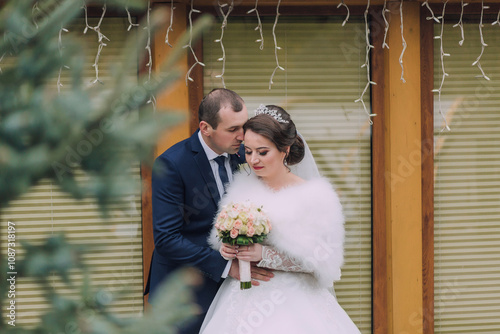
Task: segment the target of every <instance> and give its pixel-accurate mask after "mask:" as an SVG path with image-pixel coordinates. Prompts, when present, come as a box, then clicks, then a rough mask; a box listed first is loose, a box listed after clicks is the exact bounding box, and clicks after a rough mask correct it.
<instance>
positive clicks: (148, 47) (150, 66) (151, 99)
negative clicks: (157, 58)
mask: <svg viewBox="0 0 500 334" xmlns="http://www.w3.org/2000/svg"><path fill="white" fill-rule="evenodd" d="M150 13H151V0H149V1H148V12H147V14H146V26H145V27H144V29H146V30H147V32H148V40H147V42H146V48H145V49H146V51H147V52H148V56H149V62H148V63H147V64H146V67H147V68H148V80H147V81H146V82H149V81H150V80H151V71H152V69H153V57H152V54H151V21H150ZM146 103H150V104H151V105H152V106H153V111H156V97H155V96H154V94H151V95H150V96H149V100H148V101H147V102H146Z"/></svg>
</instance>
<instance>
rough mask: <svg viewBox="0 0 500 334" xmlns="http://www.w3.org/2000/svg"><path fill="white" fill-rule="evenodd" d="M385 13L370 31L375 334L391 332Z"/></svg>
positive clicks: (376, 15) (373, 15) (376, 13)
mask: <svg viewBox="0 0 500 334" xmlns="http://www.w3.org/2000/svg"><path fill="white" fill-rule="evenodd" d="M381 22H383V18H382V14H381V11H380V10H377V11H376V10H373V11H372V12H371V22H370V30H371V31H372V41H371V42H372V44H373V45H377V46H379V47H376V48H374V49H373V50H372V54H371V74H372V80H373V81H374V82H376V85H374V86H372V88H371V89H372V97H371V101H372V103H371V107H372V112H373V113H375V114H377V116H375V117H374V118H373V125H372V220H373V223H372V224H373V228H372V259H373V260H372V272H373V274H372V314H373V316H372V332H373V333H374V334H387V333H388V331H387V330H388V319H389V318H388V309H387V230H386V214H385V209H386V189H385V182H384V179H385V169H386V167H385V163H386V160H385V159H384V157H385V155H386V152H385V150H386V147H385V141H384V133H385V131H384V129H385V126H386V125H385V122H384V120H385V118H384V109H385V107H384V106H385V100H384V92H385V89H386V87H385V79H384V50H383V49H382V48H381V47H380V46H381V45H382V43H383V41H384V34H383V31H384V29H383V25H382V24H381Z"/></svg>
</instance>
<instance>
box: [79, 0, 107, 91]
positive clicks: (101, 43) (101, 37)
mask: <svg viewBox="0 0 500 334" xmlns="http://www.w3.org/2000/svg"><path fill="white" fill-rule="evenodd" d="M83 9H84V11H85V29H84V30H83V33H84V34H86V33H87V31H88V30H89V29H90V30H93V31H95V32H96V33H97V41H98V42H99V47H98V48H97V54H96V56H95V61H94V65H92V67H94V68H95V79H94V80H93V81H92V84H95V83H96V82H99V83H101V84H102V81H101V80H100V79H99V58H100V56H101V51H102V49H103V48H104V47H105V46H106V43H104V40H107V41H109V38H107V37H106V36H104V34H103V33H102V32H101V28H100V27H101V23H102V20H103V19H104V15H106V3H104V5H103V7H102V15H101V18H100V19H99V22H98V23H97V25H96V26H95V27H91V26H90V25H89V21H88V15H87V5H86V4H85V1H83Z"/></svg>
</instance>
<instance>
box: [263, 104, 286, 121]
mask: <svg viewBox="0 0 500 334" xmlns="http://www.w3.org/2000/svg"><path fill="white" fill-rule="evenodd" d="M260 114H266V115H269V116H271V117H272V118H274V119H275V120H277V121H278V122H280V123H289V121H287V120H285V119H283V118H282V117H281V114H280V113H279V112H277V111H276V110H269V108H268V107H266V106H265V105H263V104H261V105H260V106H259V107H258V108H257V109H256V110H255V116H257V115H260Z"/></svg>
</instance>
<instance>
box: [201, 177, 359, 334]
mask: <svg viewBox="0 0 500 334" xmlns="http://www.w3.org/2000/svg"><path fill="white" fill-rule="evenodd" d="M244 201H250V202H253V203H255V204H256V205H259V206H260V205H262V206H263V209H264V210H265V212H266V213H267V215H268V217H269V218H270V221H271V224H272V230H271V232H270V233H269V235H268V237H267V239H266V240H265V242H264V243H263V244H264V245H265V247H264V251H263V260H262V261H261V262H260V263H259V266H262V267H267V268H272V269H275V270H274V274H275V276H274V277H273V278H272V279H271V280H270V281H268V282H263V281H261V282H260V285H259V286H253V287H252V288H250V289H248V290H240V283H239V281H237V280H235V279H233V278H231V277H228V278H227V279H226V280H225V281H224V283H223V284H222V286H221V288H220V289H219V292H218V293H217V295H216V297H215V299H214V301H213V302H212V304H211V306H210V309H209V310H208V313H207V316H206V318H205V320H204V322H203V325H202V327H201V331H200V333H202V334H226V333H227V334H230V333H231V334H252V333H255V334H266V333H269V334H279V333H293V334H295V333H297V334H300V333H308V334H309V333H310V334H313V333H314V334H335V333H346V334H351V333H359V330H358V328H357V327H356V325H355V324H354V323H353V322H352V320H351V319H350V318H349V316H348V315H347V313H346V312H345V311H344V310H343V309H342V307H341V306H340V305H339V304H338V302H337V300H336V298H335V297H334V296H333V295H332V294H331V293H330V291H329V288H331V287H332V285H333V282H334V281H336V280H339V279H340V267H341V265H342V263H343V242H344V225H343V224H344V218H343V214H342V207H341V205H340V201H339V199H338V197H337V195H336V193H335V191H334V190H333V188H332V187H331V185H330V183H329V182H328V181H327V180H326V179H324V178H315V179H312V180H308V181H306V182H304V183H302V184H298V185H294V186H290V187H287V188H284V189H282V190H280V191H273V190H272V189H270V188H268V187H267V186H265V185H264V183H262V182H261V181H260V180H259V179H258V178H257V177H256V176H255V175H254V174H250V175H247V174H246V173H245V172H243V173H240V174H237V175H235V178H234V181H233V183H232V184H231V186H230V187H229V189H228V192H227V194H226V195H225V196H224V197H223V199H222V200H221V204H222V205H225V204H227V203H229V202H234V203H237V202H244ZM210 243H211V245H212V247H213V248H215V249H219V246H220V241H219V240H218V239H217V237H216V233H215V229H214V230H213V231H212V234H211V236H210Z"/></svg>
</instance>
